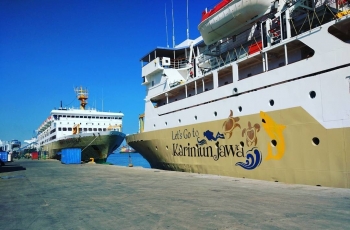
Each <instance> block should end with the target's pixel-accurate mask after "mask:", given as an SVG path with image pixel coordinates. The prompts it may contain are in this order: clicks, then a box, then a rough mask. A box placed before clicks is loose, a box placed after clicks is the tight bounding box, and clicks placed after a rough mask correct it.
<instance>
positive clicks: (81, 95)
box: [74, 86, 89, 110]
mask: <svg viewBox="0 0 350 230" xmlns="http://www.w3.org/2000/svg"><path fill="white" fill-rule="evenodd" d="M74 91H75V93H76V94H77V98H78V100H79V101H80V109H81V110H85V106H86V105H87V99H88V98H89V93H88V90H87V89H83V87H81V86H80V87H77V88H75V89H74Z"/></svg>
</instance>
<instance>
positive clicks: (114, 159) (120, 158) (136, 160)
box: [107, 153, 151, 168]
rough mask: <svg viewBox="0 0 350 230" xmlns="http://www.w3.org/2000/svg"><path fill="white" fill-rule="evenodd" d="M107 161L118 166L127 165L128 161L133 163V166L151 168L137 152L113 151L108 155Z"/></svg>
mask: <svg viewBox="0 0 350 230" xmlns="http://www.w3.org/2000/svg"><path fill="white" fill-rule="evenodd" d="M129 155H130V159H129ZM107 162H108V163H111V164H113V165H119V166H126V167H128V166H129V162H131V164H132V165H133V167H142V168H151V166H150V164H149V163H148V161H147V160H146V159H145V158H143V156H141V154H139V153H130V154H128V153H113V154H111V155H109V156H108V158H107Z"/></svg>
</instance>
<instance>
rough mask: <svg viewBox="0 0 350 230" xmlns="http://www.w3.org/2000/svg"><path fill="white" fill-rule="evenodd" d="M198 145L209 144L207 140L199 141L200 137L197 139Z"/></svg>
mask: <svg viewBox="0 0 350 230" xmlns="http://www.w3.org/2000/svg"><path fill="white" fill-rule="evenodd" d="M197 143H198V145H204V144H206V143H207V141H206V140H205V139H202V140H199V137H197Z"/></svg>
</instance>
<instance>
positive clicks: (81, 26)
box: [0, 0, 219, 146]
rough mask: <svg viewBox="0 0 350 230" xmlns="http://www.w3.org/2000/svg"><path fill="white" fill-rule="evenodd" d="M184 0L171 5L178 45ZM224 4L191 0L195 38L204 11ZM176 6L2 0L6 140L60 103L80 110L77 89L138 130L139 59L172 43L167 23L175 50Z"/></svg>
mask: <svg viewBox="0 0 350 230" xmlns="http://www.w3.org/2000/svg"><path fill="white" fill-rule="evenodd" d="M186 2H187V0H176V1H174V2H173V5H174V11H173V12H174V25H175V26H174V30H175V44H180V43H181V42H182V41H184V40H185V39H186V37H187V32H186V28H187V16H186V15H187V9H186ZM218 2H219V0H188V6H189V10H188V14H189V34H190V39H195V38H197V37H198V36H200V34H199V31H198V29H197V26H198V24H199V22H200V19H201V13H202V11H203V10H204V9H205V8H208V9H210V8H212V7H213V6H215V4H217V3H218ZM171 5H172V2H171V0H152V1H144V0H133V1H122V0H1V1H0V87H1V88H0V106H1V109H0V140H3V141H10V140H13V139H17V140H20V141H21V142H22V143H23V141H24V140H28V139H30V138H32V137H33V136H34V135H35V130H36V129H38V127H39V125H40V124H41V123H42V122H43V121H44V120H45V119H46V118H47V117H48V116H49V115H50V112H51V110H52V109H54V108H58V107H59V106H60V103H61V101H62V104H63V106H66V107H72V106H74V107H78V106H79V101H78V100H77V99H76V95H75V93H74V87H78V86H83V87H84V88H87V89H88V91H89V99H88V105H87V107H89V106H90V107H95V108H97V110H99V111H102V110H103V111H110V112H119V111H121V112H122V113H124V119H123V132H124V133H126V134H132V133H136V132H138V117H139V115H140V114H142V113H143V112H144V98H145V95H146V91H145V89H146V88H145V87H144V86H142V85H141V83H142V78H141V64H140V59H141V57H143V56H144V55H146V54H147V53H148V52H150V51H152V50H153V49H154V48H155V47H157V46H158V47H166V46H167V36H166V24H167V28H168V44H169V46H170V47H172V30H173V26H172V14H171V12H172V7H171ZM165 9H166V15H167V17H165ZM166 18H167V23H166ZM22 146H23V144H22Z"/></svg>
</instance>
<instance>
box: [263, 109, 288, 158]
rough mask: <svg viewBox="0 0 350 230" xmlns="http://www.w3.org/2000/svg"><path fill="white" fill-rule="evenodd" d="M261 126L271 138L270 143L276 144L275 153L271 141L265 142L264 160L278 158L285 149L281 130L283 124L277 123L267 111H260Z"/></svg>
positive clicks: (283, 127)
mask: <svg viewBox="0 0 350 230" xmlns="http://www.w3.org/2000/svg"><path fill="white" fill-rule="evenodd" d="M260 117H261V120H262V126H263V128H264V130H265V131H266V133H267V135H269V137H270V138H271V143H272V144H273V145H274V146H276V151H275V154H274V153H273V152H272V146H271V143H268V144H267V156H266V158H265V160H271V159H272V160H280V159H281V158H282V157H283V155H284V151H285V142H284V136H283V130H284V129H285V128H286V126H285V125H281V124H277V123H276V122H275V121H274V120H273V119H272V118H271V117H270V116H269V115H267V113H264V112H262V111H260Z"/></svg>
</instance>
